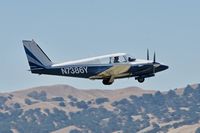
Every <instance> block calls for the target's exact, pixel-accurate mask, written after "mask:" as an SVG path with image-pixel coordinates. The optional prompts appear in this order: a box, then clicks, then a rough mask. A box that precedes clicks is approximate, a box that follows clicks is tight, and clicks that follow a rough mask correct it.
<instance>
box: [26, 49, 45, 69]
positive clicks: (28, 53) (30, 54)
mask: <svg viewBox="0 0 200 133" xmlns="http://www.w3.org/2000/svg"><path fill="white" fill-rule="evenodd" d="M24 48H25V51H26V54H27V55H28V56H30V57H32V58H33V59H35V60H36V61H38V62H39V63H40V64H41V65H43V64H42V63H41V62H40V61H39V60H38V59H37V58H36V57H35V56H34V55H33V54H32V53H31V52H30V51H29V50H28V49H27V48H26V47H24Z"/></svg>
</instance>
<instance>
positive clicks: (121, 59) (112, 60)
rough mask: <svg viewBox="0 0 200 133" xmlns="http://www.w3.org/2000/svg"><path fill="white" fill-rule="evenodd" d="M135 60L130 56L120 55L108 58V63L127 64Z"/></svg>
mask: <svg viewBox="0 0 200 133" xmlns="http://www.w3.org/2000/svg"><path fill="white" fill-rule="evenodd" d="M135 60H136V59H135V58H133V57H132V56H130V55H121V56H113V57H110V63H128V62H134V61H135Z"/></svg>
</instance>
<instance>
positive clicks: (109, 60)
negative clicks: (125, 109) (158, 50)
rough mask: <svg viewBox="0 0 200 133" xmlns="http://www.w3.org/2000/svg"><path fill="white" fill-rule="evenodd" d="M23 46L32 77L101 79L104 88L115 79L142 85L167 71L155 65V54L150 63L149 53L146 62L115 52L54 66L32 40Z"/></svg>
mask: <svg viewBox="0 0 200 133" xmlns="http://www.w3.org/2000/svg"><path fill="white" fill-rule="evenodd" d="M23 45H24V49H25V52H26V55H27V58H28V63H29V65H30V71H31V72H32V73H34V74H47V75H58V76H69V77H77V78H88V79H91V80H95V79H101V80H103V81H102V82H103V84H104V85H111V84H112V83H113V82H114V80H115V79H119V78H129V77H135V79H136V80H138V82H140V83H142V82H144V80H145V78H149V77H153V76H155V73H157V72H160V71H164V70H166V69H168V66H167V65H163V64H161V63H158V62H156V55H155V53H154V58H153V61H151V60H149V50H148V51H147V60H140V59H135V58H133V57H132V56H130V55H128V54H126V53H116V54H110V55H103V56H97V57H92V58H86V59H82V60H76V61H69V62H64V63H58V64H57V63H53V62H52V61H51V60H50V59H49V58H48V56H47V55H46V54H45V53H44V52H43V51H42V49H41V48H40V47H39V46H38V44H37V43H36V42H35V41H34V40H32V41H28V40H23Z"/></svg>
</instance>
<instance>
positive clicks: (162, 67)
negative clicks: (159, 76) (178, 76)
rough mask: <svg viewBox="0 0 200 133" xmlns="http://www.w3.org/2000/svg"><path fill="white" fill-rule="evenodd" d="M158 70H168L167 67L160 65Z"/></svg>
mask: <svg viewBox="0 0 200 133" xmlns="http://www.w3.org/2000/svg"><path fill="white" fill-rule="evenodd" d="M160 68H161V70H162V71H164V70H166V69H168V68H169V66H167V65H163V64H162V65H160Z"/></svg>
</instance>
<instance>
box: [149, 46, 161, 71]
mask: <svg viewBox="0 0 200 133" xmlns="http://www.w3.org/2000/svg"><path fill="white" fill-rule="evenodd" d="M147 60H150V59H149V49H147ZM152 66H153V74H155V72H156V67H159V66H160V64H159V63H157V62H156V52H154V54H153V62H152Z"/></svg>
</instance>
